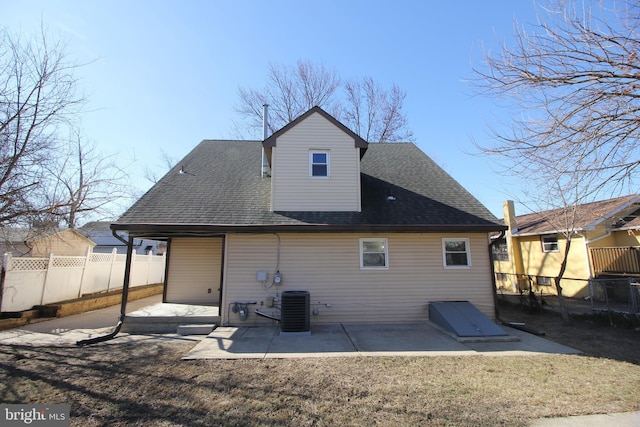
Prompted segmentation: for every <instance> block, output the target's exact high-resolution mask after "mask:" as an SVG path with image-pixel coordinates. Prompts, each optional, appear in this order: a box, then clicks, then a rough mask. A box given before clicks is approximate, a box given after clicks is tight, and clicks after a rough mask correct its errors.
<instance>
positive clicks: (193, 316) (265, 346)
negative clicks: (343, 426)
mask: <svg viewBox="0 0 640 427" xmlns="http://www.w3.org/2000/svg"><path fill="white" fill-rule="evenodd" d="M159 300H160V296H154V297H149V298H146V299H143V300H138V301H134V302H132V303H130V304H129V305H128V307H129V309H130V311H129V313H128V314H127V318H128V319H134V322H135V321H138V322H140V325H142V327H143V328H151V329H154V330H156V333H150V332H132V331H131V330H130V331H129V332H121V333H120V334H118V335H117V336H116V337H115V338H114V339H113V340H111V341H107V342H106V343H103V344H100V345H109V344H110V343H113V344H120V343H126V342H144V341H146V342H149V341H151V342H153V341H164V342H167V341H172V340H180V341H189V342H193V344H194V347H193V348H192V349H191V350H190V351H189V352H188V353H187V354H185V356H184V357H183V359H185V360H193V359H244V358H252V359H266V358H296V357H298V358H299V357H340V356H342V357H357V356H443V355H451V356H463V355H487V356H509V355H533V354H577V353H580V352H579V351H578V350H575V349H573V348H569V347H566V346H563V345H560V344H557V343H554V342H551V341H549V340H546V339H544V338H541V337H538V336H535V335H532V334H528V333H526V332H522V331H519V330H517V329H512V328H508V327H504V329H505V331H506V332H507V334H508V335H507V336H506V337H493V338H490V337H489V338H472V339H468V338H467V339H461V338H457V337H453V336H452V335H451V334H449V333H447V332H445V331H444V330H442V329H440V328H438V327H437V326H435V325H434V324H432V323H430V322H427V321H425V322H420V323H396V324H329V325H311V334H310V335H296V334H293V335H285V336H281V335H280V327H279V326H278V324H277V323H275V322H274V324H273V325H270V326H255V325H248V326H244V327H218V328H216V329H214V330H213V332H211V333H208V334H203V335H184V336H183V335H179V334H177V333H176V327H177V324H178V323H184V322H186V323H194V322H196V323H197V322H200V323H201V324H207V325H210V324H211V323H210V322H216V319H215V317H216V316H217V315H218V313H217V310H218V309H217V307H206V306H190V305H183V304H162V303H160V301H159ZM118 312H119V306H113V307H109V308H105V309H100V310H95V311H92V312H87V313H83V314H78V315H73V316H68V317H63V318H56V319H51V320H46V321H41V322H37V323H34V324H30V325H26V326H24V327H21V328H15V329H10V330H6V331H1V332H0V344H4V345H34V346H47V345H57V346H59V345H63V346H75V343H76V342H77V341H79V340H83V339H87V338H92V337H97V336H101V335H104V334H106V333H108V332H110V331H112V330H113V327H114V326H115V323H116V320H117V317H118ZM202 322H204V323H202ZM125 323H126V322H125ZM140 325H138V326H140ZM158 327H167V330H168V332H165V333H157V328H158ZM211 328H213V325H211Z"/></svg>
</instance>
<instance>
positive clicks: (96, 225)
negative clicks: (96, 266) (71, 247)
mask: <svg viewBox="0 0 640 427" xmlns="http://www.w3.org/2000/svg"><path fill="white" fill-rule="evenodd" d="M110 225H111V222H107V221H92V222H88V223H87V224H85V225H83V226H82V227H80V229H79V231H80V232H81V233H82V234H84V235H85V236H87V237H88V238H89V239H91V240H93V241H94V242H96V246H95V247H94V248H93V252H94V253H97V254H100V253H111V252H113V250H114V249H115V250H116V252H117V253H119V254H123V253H125V252H126V251H127V245H125V244H124V243H123V242H122V241H121V240H118V239H117V238H116V237H114V235H113V233H112V232H111V228H109V226H110ZM122 237H123V238H124V239H126V238H127V235H126V233H124V234H123V235H122ZM133 247H134V250H135V251H136V253H137V254H139V255H147V254H153V255H162V254H163V253H164V252H165V250H166V244H165V243H163V242H158V241H156V240H146V239H134V241H133Z"/></svg>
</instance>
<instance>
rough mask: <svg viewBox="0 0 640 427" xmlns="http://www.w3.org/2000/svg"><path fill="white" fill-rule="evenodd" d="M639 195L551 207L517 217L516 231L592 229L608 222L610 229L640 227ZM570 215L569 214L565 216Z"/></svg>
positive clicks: (548, 231)
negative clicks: (562, 207) (639, 217)
mask: <svg viewBox="0 0 640 427" xmlns="http://www.w3.org/2000/svg"><path fill="white" fill-rule="evenodd" d="M639 215H640V195H639V194H632V195H629V196H624V197H616V198H613V199H607V200H601V201H597V202H592V203H585V204H581V205H578V206H576V207H575V210H573V209H569V210H565V209H552V210H547V211H542V212H535V213H531V214H527V215H520V216H517V217H516V224H517V228H518V230H517V233H515V234H517V235H532V234H547V233H558V232H564V231H567V228H568V227H570V228H571V229H573V230H576V231H583V230H592V229H593V228H594V227H596V226H597V225H600V224H602V223H605V222H606V224H605V225H606V226H607V227H608V228H610V229H616V228H617V229H620V230H626V229H634V228H637V227H640V220H639V219H638V216H639ZM566 217H568V218H566Z"/></svg>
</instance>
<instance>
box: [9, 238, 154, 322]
mask: <svg viewBox="0 0 640 427" xmlns="http://www.w3.org/2000/svg"><path fill="white" fill-rule="evenodd" d="M165 261H166V257H165V255H161V256H158V255H152V254H149V255H137V254H136V253H135V252H134V253H133V256H132V259H131V275H130V282H129V286H130V287H134V286H143V285H150V284H155V283H163V282H164V272H165ZM125 264H126V255H121V254H118V253H117V252H116V250H115V249H114V250H113V252H112V253H110V254H94V253H93V252H91V251H88V253H87V255H86V256H56V255H50V256H49V257H48V258H22V257H20V258H18V257H13V256H11V254H10V253H8V254H5V255H4V263H3V266H2V282H0V285H1V287H0V289H1V290H2V299H1V300H0V301H1V302H0V312H2V313H4V312H12V311H22V310H28V309H30V308H31V307H33V306H35V305H44V304H51V303H56V302H61V301H67V300H70V299H74V298H79V297H81V296H83V295H86V294H91V293H94V292H102V291H110V290H114V289H118V288H122V285H123V282H124V269H125Z"/></svg>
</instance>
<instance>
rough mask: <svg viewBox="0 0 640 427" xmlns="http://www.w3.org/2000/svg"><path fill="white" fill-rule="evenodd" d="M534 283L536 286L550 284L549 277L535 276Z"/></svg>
mask: <svg viewBox="0 0 640 427" xmlns="http://www.w3.org/2000/svg"><path fill="white" fill-rule="evenodd" d="M536 284H537V285H538V286H551V277H546V276H536Z"/></svg>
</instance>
